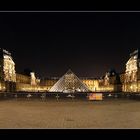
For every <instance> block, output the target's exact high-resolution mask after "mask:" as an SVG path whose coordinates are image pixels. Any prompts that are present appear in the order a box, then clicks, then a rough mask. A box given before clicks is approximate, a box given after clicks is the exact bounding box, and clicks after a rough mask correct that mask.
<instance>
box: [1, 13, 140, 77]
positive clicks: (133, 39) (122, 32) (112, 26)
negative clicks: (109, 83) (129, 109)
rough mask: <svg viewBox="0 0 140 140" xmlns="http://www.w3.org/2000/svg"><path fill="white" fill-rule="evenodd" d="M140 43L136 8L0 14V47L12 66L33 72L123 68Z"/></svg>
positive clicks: (83, 73)
mask: <svg viewBox="0 0 140 140" xmlns="http://www.w3.org/2000/svg"><path fill="white" fill-rule="evenodd" d="M139 46H140V13H130V12H128V13H119V12H116V13H114V12H113V13H111V12H109V13H106V12H104V13H97V12H91V13H83V12H81V13H80V12H79V13H72V12H70V13H68V12H63V13H56V12H55V13H51V12H46V13H41V12H40V13H36V12H34V13H28V12H27V13H25V12H24V13H21V12H20V13H18V12H16V13H2V12H1V13H0V47H3V48H5V49H7V50H9V51H10V52H11V53H12V56H13V59H14V61H15V63H16V71H17V72H18V73H20V72H22V71H23V70H24V69H25V68H30V69H32V70H33V71H35V72H36V73H37V75H38V76H42V77H49V76H61V75H63V74H64V73H65V72H66V71H67V70H68V69H71V70H72V71H74V72H75V73H76V74H77V75H78V76H82V77H84V76H88V77H90V76H91V77H95V78H96V77H100V76H103V75H104V74H105V72H106V71H108V69H110V68H115V69H116V71H117V72H123V71H124V70H125V63H126V61H127V60H128V58H129V53H131V51H133V50H135V49H136V48H138V47H139Z"/></svg>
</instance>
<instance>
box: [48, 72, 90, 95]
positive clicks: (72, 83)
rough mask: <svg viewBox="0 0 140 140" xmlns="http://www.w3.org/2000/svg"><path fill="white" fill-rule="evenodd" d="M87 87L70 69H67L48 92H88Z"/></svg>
mask: <svg viewBox="0 0 140 140" xmlns="http://www.w3.org/2000/svg"><path fill="white" fill-rule="evenodd" d="M88 91H90V90H89V89H88V87H87V86H86V85H85V84H84V83H83V82H82V81H81V80H80V79H79V78H78V77H77V76H76V75H75V74H74V73H73V72H72V71H71V70H68V71H67V73H66V74H64V75H63V76H62V77H61V78H60V79H59V80H58V81H57V82H56V83H55V84H54V86H53V87H52V88H51V89H50V92H64V93H74V92H88Z"/></svg>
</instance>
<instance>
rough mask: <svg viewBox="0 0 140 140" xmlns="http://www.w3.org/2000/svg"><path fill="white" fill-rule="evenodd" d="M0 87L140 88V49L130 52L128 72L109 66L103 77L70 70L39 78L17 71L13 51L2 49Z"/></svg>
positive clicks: (45, 89) (49, 89)
mask: <svg viewBox="0 0 140 140" xmlns="http://www.w3.org/2000/svg"><path fill="white" fill-rule="evenodd" d="M0 91H7V92H15V91H16V92H63V93H68V92H121V91H122V92H140V51H139V49H137V50H135V51H134V52H133V53H131V54H130V58H129V60H128V61H127V63H126V70H125V72H124V73H121V74H118V73H116V71H115V70H109V71H108V72H106V73H105V75H104V76H103V77H102V78H98V79H95V78H92V77H77V76H76V75H75V74H74V73H73V72H72V71H71V70H69V71H68V72H67V73H66V74H64V75H63V76H62V77H50V78H46V79H45V78H43V79H38V78H36V76H35V73H34V72H30V74H29V75H25V74H19V73H16V71H15V63H14V61H13V58H12V56H11V53H9V52H8V51H6V50H4V49H0Z"/></svg>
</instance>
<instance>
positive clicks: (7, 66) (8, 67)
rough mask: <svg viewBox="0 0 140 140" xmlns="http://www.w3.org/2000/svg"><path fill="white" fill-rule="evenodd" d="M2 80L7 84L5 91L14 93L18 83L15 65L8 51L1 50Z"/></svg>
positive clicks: (0, 68)
mask: <svg viewBox="0 0 140 140" xmlns="http://www.w3.org/2000/svg"><path fill="white" fill-rule="evenodd" d="M0 80H1V82H4V83H5V86H4V87H5V90H7V91H14V90H15V88H16V87H15V83H16V71H15V63H14V61H13V58H12V56H11V53H9V52H8V51H7V50H5V49H2V48H0Z"/></svg>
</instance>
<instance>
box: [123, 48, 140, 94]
mask: <svg viewBox="0 0 140 140" xmlns="http://www.w3.org/2000/svg"><path fill="white" fill-rule="evenodd" d="M124 91H126V92H127V91H128V92H139V91H140V50H139V49H137V50H135V51H134V52H133V53H131V54H130V58H129V60H128V61H127V63H126V70H125V80H124Z"/></svg>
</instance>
